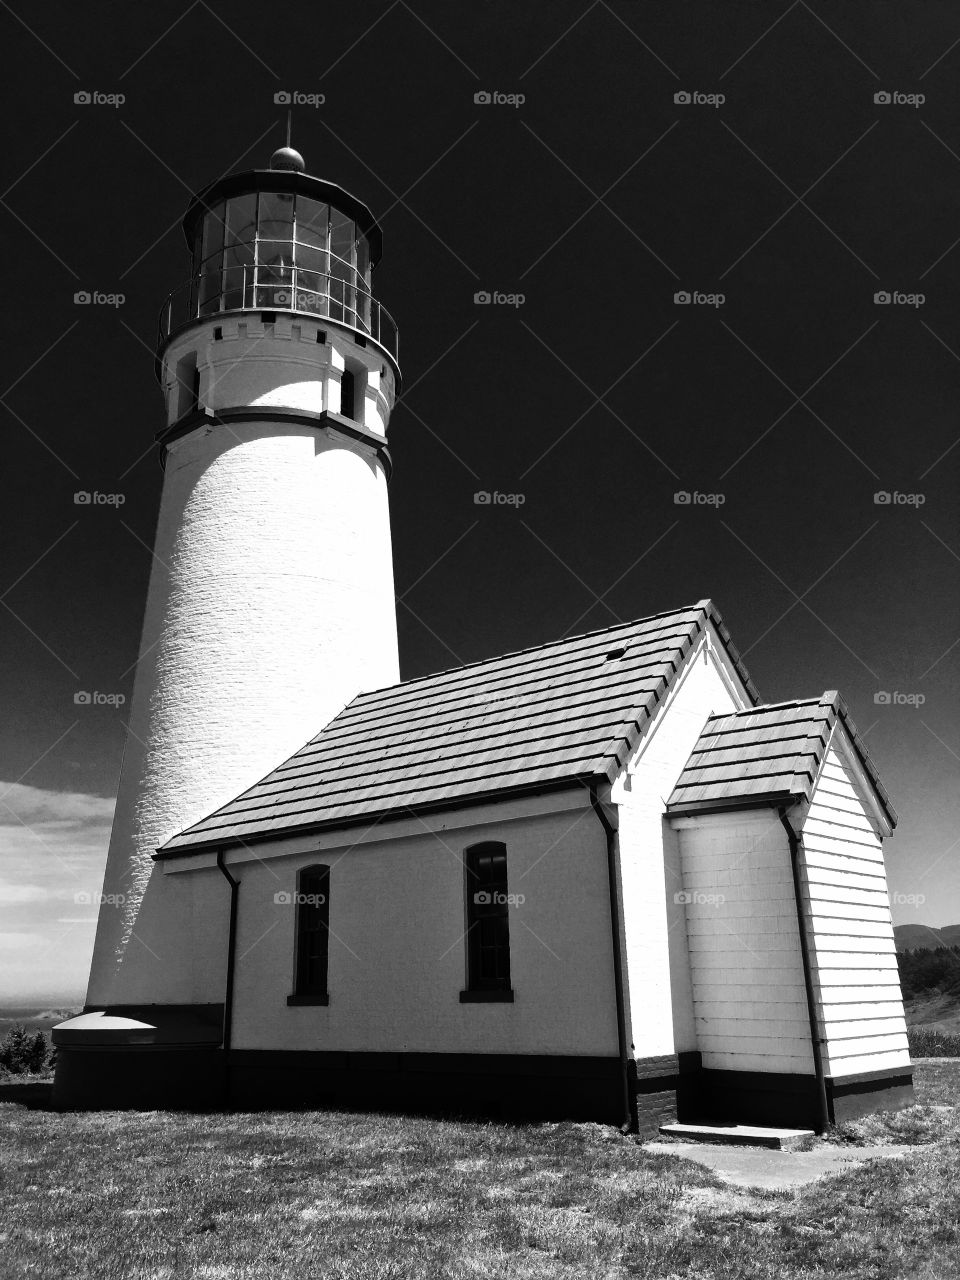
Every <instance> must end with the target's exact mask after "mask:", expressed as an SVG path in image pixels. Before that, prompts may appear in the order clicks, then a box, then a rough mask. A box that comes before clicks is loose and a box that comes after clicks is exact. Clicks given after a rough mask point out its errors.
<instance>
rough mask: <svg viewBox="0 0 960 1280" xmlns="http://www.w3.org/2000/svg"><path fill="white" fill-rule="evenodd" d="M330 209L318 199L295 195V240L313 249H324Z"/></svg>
mask: <svg viewBox="0 0 960 1280" xmlns="http://www.w3.org/2000/svg"><path fill="white" fill-rule="evenodd" d="M329 221H330V209H329V206H327V205H325V204H321V203H320V201H319V200H309V199H308V198H307V197H306V196H297V241H298V242H299V243H300V244H305V245H309V246H310V247H311V248H314V249H326V247H327V234H328V230H329Z"/></svg>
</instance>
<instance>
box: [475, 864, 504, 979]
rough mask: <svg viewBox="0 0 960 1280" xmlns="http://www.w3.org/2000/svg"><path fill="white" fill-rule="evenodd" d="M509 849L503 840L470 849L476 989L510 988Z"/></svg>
mask: <svg viewBox="0 0 960 1280" xmlns="http://www.w3.org/2000/svg"><path fill="white" fill-rule="evenodd" d="M508 911H509V907H508V905H507V851H506V849H505V847H504V846H503V845H502V844H485V845H475V846H474V847H473V848H472V849H468V850H467V960H468V975H467V985H468V987H469V988H470V990H473V991H500V990H509V989H510V920H509V915H508Z"/></svg>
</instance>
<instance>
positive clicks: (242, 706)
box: [87, 145, 400, 1009]
mask: <svg viewBox="0 0 960 1280" xmlns="http://www.w3.org/2000/svg"><path fill="white" fill-rule="evenodd" d="M183 232H184V236H185V238H186V245H187V250H188V252H189V254H190V257H191V265H190V268H189V277H188V278H187V279H186V280H185V281H184V282H183V283H182V284H181V285H179V286H178V287H177V288H176V289H174V291H173V292H172V293H171V294H170V296H169V297H168V299H167V301H166V302H165V303H164V306H163V309H162V312H161V316H160V325H159V334H158V346H157V356H156V368H157V375H158V378H159V380H160V383H161V387H162V391H163V397H164V404H165V418H164V423H163V426H162V428H161V430H160V431H159V433H158V436H157V442H158V447H159V451H160V458H161V462H162V465H163V489H162V496H161V499H160V510H159V516H158V520H157V531H156V536H155V539H154V546H153V555H152V564H151V570H150V582H149V588H148V593H147V602H146V610H145V616H144V623H143V633H142V643H141V647H140V652H139V658H138V663H137V670H136V678H135V683H134V691H133V697H132V704H131V714H130V721H129V727H128V735H127V741H126V747H125V751H124V756H123V764H122V769H121V775H120V783H119V791H118V797H117V808H116V814H115V818H114V824H113V831H112V835H111V840H110V847H109V854H108V858H107V866H106V874H105V878H104V887H103V895H102V902H101V908H100V915H99V921H98V927H97V934H96V943H95V948H94V955H93V963H92V971H91V976H90V985H89V989H88V995H87V1006H88V1008H89V1007H96V1008H98V1009H104V1008H107V1009H109V1008H117V1007H118V1006H119V1007H123V1006H134V1005H144V1004H149V1005H151V1006H152V1005H165V1006H172V1007H179V1006H187V1005H190V1006H198V1005H199V1006H203V1005H204V1004H205V1003H207V1002H213V1001H218V1000H221V999H222V984H223V975H222V971H221V969H222V965H221V964H220V961H219V958H218V955H217V951H218V947H216V946H215V945H214V943H213V942H212V941H211V942H210V943H209V948H208V949H209V952H210V954H209V955H208V954H207V953H206V950H205V945H206V944H205V939H208V938H209V939H211V940H212V939H213V938H214V936H215V934H216V933H217V930H218V927H219V924H218V922H219V916H220V914H222V882H221V883H220V886H213V885H211V886H210V887H209V891H208V892H200V893H199V894H198V893H196V892H194V891H193V890H191V891H190V894H189V896H187V893H186V891H185V889H184V887H183V885H182V882H181V883H177V881H176V879H175V878H171V877H165V876H164V875H163V874H162V868H160V867H158V866H157V865H156V863H155V862H154V855H155V854H156V852H157V849H158V848H159V847H160V846H161V845H162V844H163V843H164V842H165V841H166V840H168V839H170V838H171V837H172V836H173V835H175V834H176V833H177V832H179V831H181V830H183V829H184V828H185V827H188V826H189V825H190V824H191V823H193V822H196V821H197V820H199V819H200V818H202V817H203V816H204V815H206V814H208V813H210V812H211V811H212V810H215V809H216V808H217V807H218V806H220V805H223V804H225V803H226V802H227V801H229V800H231V799H232V798H233V797H235V796H237V795H238V794H239V793H241V792H242V791H244V789H245V788H247V787H250V786H251V785H252V784H254V783H256V782H257V781H258V779H260V778H262V777H263V776H264V775H265V774H267V773H268V772H269V771H270V770H271V769H273V768H274V767H275V766H277V765H278V764H279V763H280V762H281V761H283V760H284V759H285V758H286V757H288V756H289V755H291V754H292V753H293V752H294V751H296V750H297V749H298V748H299V747H301V746H302V745H303V743H304V742H305V741H307V740H308V739H310V738H311V736H312V735H314V734H316V733H317V732H318V731H319V730H320V729H321V728H322V727H323V726H324V725H325V724H327V723H328V721H330V720H331V719H332V718H333V717H334V716H335V715H336V714H337V713H338V712H339V711H341V710H342V708H343V707H344V706H345V705H346V704H347V703H348V702H350V700H351V699H352V698H354V697H355V696H356V695H357V694H358V693H359V692H360V691H361V690H370V689H376V688H378V687H380V686H383V685H388V684H393V683H395V682H396V681H397V680H398V679H399V671H398V660H397V630H396V614H395V599H394V587H393V569H392V557H391V543H390V519H389V511H388V503H387V482H388V479H389V475H390V466H391V463H390V455H389V452H388V448H387V428H388V424H389V421H390V413H391V410H392V408H393V404H394V400H395V397H396V395H397V390H398V387H399V381H400V372H399V367H398V364H397V330H396V326H395V324H394V322H393V320H392V319H391V317H390V315H389V313H388V312H387V311H386V310H385V309H384V308H383V307H382V306H381V305H380V303H379V302H378V301H377V299H376V298H375V297H374V296H373V293H372V289H371V275H372V272H373V269H374V267H375V266H376V263H377V261H378V259H379V257H380V251H381V233H380V228H379V226H378V225H377V222H376V220H375V218H374V217H373V215H372V214H371V212H370V210H369V209H368V208H367V206H366V205H365V204H363V203H362V202H361V201H360V200H358V199H357V198H356V197H355V196H353V195H351V194H349V193H348V192H347V191H345V190H344V189H343V188H342V187H339V186H337V185H335V184H334V183H332V182H329V181H325V180H323V179H320V178H317V177H314V176H312V175H310V174H309V173H307V172H306V167H305V163H304V160H303V158H302V156H301V155H300V154H299V153H298V152H297V151H295V150H293V149H291V148H290V147H289V145H288V146H286V147H283V148H281V149H279V150H278V151H276V152H275V153H274V155H273V156H272V158H271V161H270V167H269V168H267V169H255V170H253V171H250V172H245V173H237V174H232V175H229V176H227V177H225V178H221V179H220V180H218V181H217V182H214V183H213V184H212V185H210V186H208V187H207V188H205V189H204V190H203V191H201V192H200V193H199V194H198V195H196V196H195V197H194V198H193V200H192V201H191V203H190V205H189V207H188V209H187V211H186V214H185V217H184V219H183ZM215 878H216V877H215ZM187 953H189V955H190V957H191V960H190V963H184V962H183V961H184V959H185V957H186V955H187Z"/></svg>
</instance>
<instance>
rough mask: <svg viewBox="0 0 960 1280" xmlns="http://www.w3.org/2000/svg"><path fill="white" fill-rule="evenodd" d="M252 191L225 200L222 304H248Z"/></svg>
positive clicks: (253, 209) (254, 201) (230, 308)
mask: <svg viewBox="0 0 960 1280" xmlns="http://www.w3.org/2000/svg"><path fill="white" fill-rule="evenodd" d="M256 217H257V197H256V193H255V192H251V193H250V194H249V195H243V196H236V197H235V198H234V199H233V200H228V201H227V219H226V222H227V237H226V247H225V248H224V251H223V306H224V309H225V310H227V311H233V310H236V309H239V308H240V307H252V306H253V305H254V303H253V251H254V238H255V235H256V228H257V222H256Z"/></svg>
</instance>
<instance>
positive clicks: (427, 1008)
mask: <svg viewBox="0 0 960 1280" xmlns="http://www.w3.org/2000/svg"><path fill="white" fill-rule="evenodd" d="M541 803H542V804H550V803H553V804H556V803H557V802H556V801H555V800H554V801H553V802H551V801H550V800H549V798H548V797H543V798H541ZM564 803H565V805H566V807H565V808H563V809H560V810H559V811H549V810H548V811H544V812H537V809H536V808H535V807H534V806H533V803H532V802H531V801H529V800H527V801H517V800H505V801H503V802H501V803H500V804H499V805H496V806H488V807H487V808H486V809H485V810H483V811H480V812H469V813H468V812H467V811H463V812H461V813H459V814H456V813H455V814H450V815H446V816H445V817H443V818H442V819H437V818H435V819H433V820H432V821H430V822H429V825H428V824H427V823H425V822H421V821H418V820H413V819H411V820H408V821H407V822H405V823H400V824H394V826H393V830H392V832H391V834H392V836H393V838H391V839H385V838H384V837H383V834H381V833H380V832H378V831H377V830H376V829H374V830H373V831H368V830H365V829H364V828H356V829H354V834H353V835H352V836H351V834H350V833H346V834H345V833H340V834H339V835H334V834H331V835H327V836H326V837H321V838H320V839H319V840H318V839H317V837H314V838H313V839H312V840H311V841H310V844H312V845H313V851H312V852H311V851H308V850H307V849H306V848H305V843H306V842H305V841H304V840H303V839H302V838H301V839H299V840H297V839H288V840H286V841H276V842H271V843H270V845H269V846H265V845H258V846H257V848H256V854H257V857H256V858H253V857H252V856H251V853H250V851H248V850H243V849H239V850H236V851H234V852H233V853H231V855H230V857H229V865H230V867H231V871H232V872H233V874H235V875H236V876H237V877H238V878H239V879H240V880H241V882H242V885H241V889H240V910H239V922H238V935H237V956H238V961H237V968H236V985H235V1015H234V1028H233V1044H234V1047H235V1048H237V1049H318V1050H319V1049H324V1050H353V1051H371V1052H421V1053H423V1052H433V1053H453V1052H457V1053H461V1052H462V1053H514V1054H523V1053H533V1054H571V1055H596V1054H600V1055H615V1054H616V1053H617V1028H616V1004H615V996H614V989H613V960H612V948H611V943H610V924H609V905H608V896H607V871H606V841H605V837H604V835H603V831H602V828H601V826H600V823H599V821H598V819H597V817H596V815H595V814H594V813H593V811H592V809H590V808H589V804H588V797H587V795H586V793H585V792H584V791H582V790H578V791H577V792H575V793H573V795H572V797H571V798H570V799H568V800H566V801H565V802H564ZM498 839H499V840H503V841H504V843H505V844H506V846H507V875H508V888H509V892H510V893H511V894H517V895H521V894H522V895H523V898H524V901H523V902H522V903H520V904H518V905H516V906H514V907H511V910H510V950H511V978H512V984H513V988H514V993H515V1000H514V1003H513V1004H461V1003H460V1000H459V995H460V992H461V990H463V989H464V987H465V984H466V943H465V938H464V930H465V910H466V908H465V893H466V886H465V873H464V869H463V866H462V861H461V859H462V853H463V850H464V849H465V848H466V847H467V846H468V845H470V844H473V843H476V842H477V841H480V840H498ZM318 844H319V845H321V846H322V848H321V850H320V851H319V852H318V851H317V846H318ZM315 862H325V863H326V864H327V865H329V866H330V867H331V868H332V870H331V873H330V876H331V887H330V929H331V933H332V935H333V937H332V938H331V942H330V951H329V992H330V1004H329V1005H328V1006H326V1007H324V1006H306V1007H296V1006H294V1007H290V1006H288V1005H287V1003H286V999H287V996H288V995H289V994H290V993H291V991H292V989H293V973H294V920H295V908H294V907H293V906H292V905H287V904H284V903H277V902H276V901H275V895H276V894H277V893H278V892H282V891H287V892H292V891H293V889H294V888H295V885H296V874H297V871H298V870H299V869H300V868H301V867H303V866H307V865H310V864H312V863H315ZM171 867H172V868H173V867H175V864H171ZM197 874H198V873H197V872H196V871H187V872H180V873H178V872H177V871H176V870H175V869H171V872H170V874H169V875H168V876H167V877H166V878H167V879H168V880H170V879H173V880H177V881H183V882H185V883H186V884H188V885H189V884H190V883H191V882H192V881H193V880H194V878H195V876H196V875H197Z"/></svg>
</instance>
